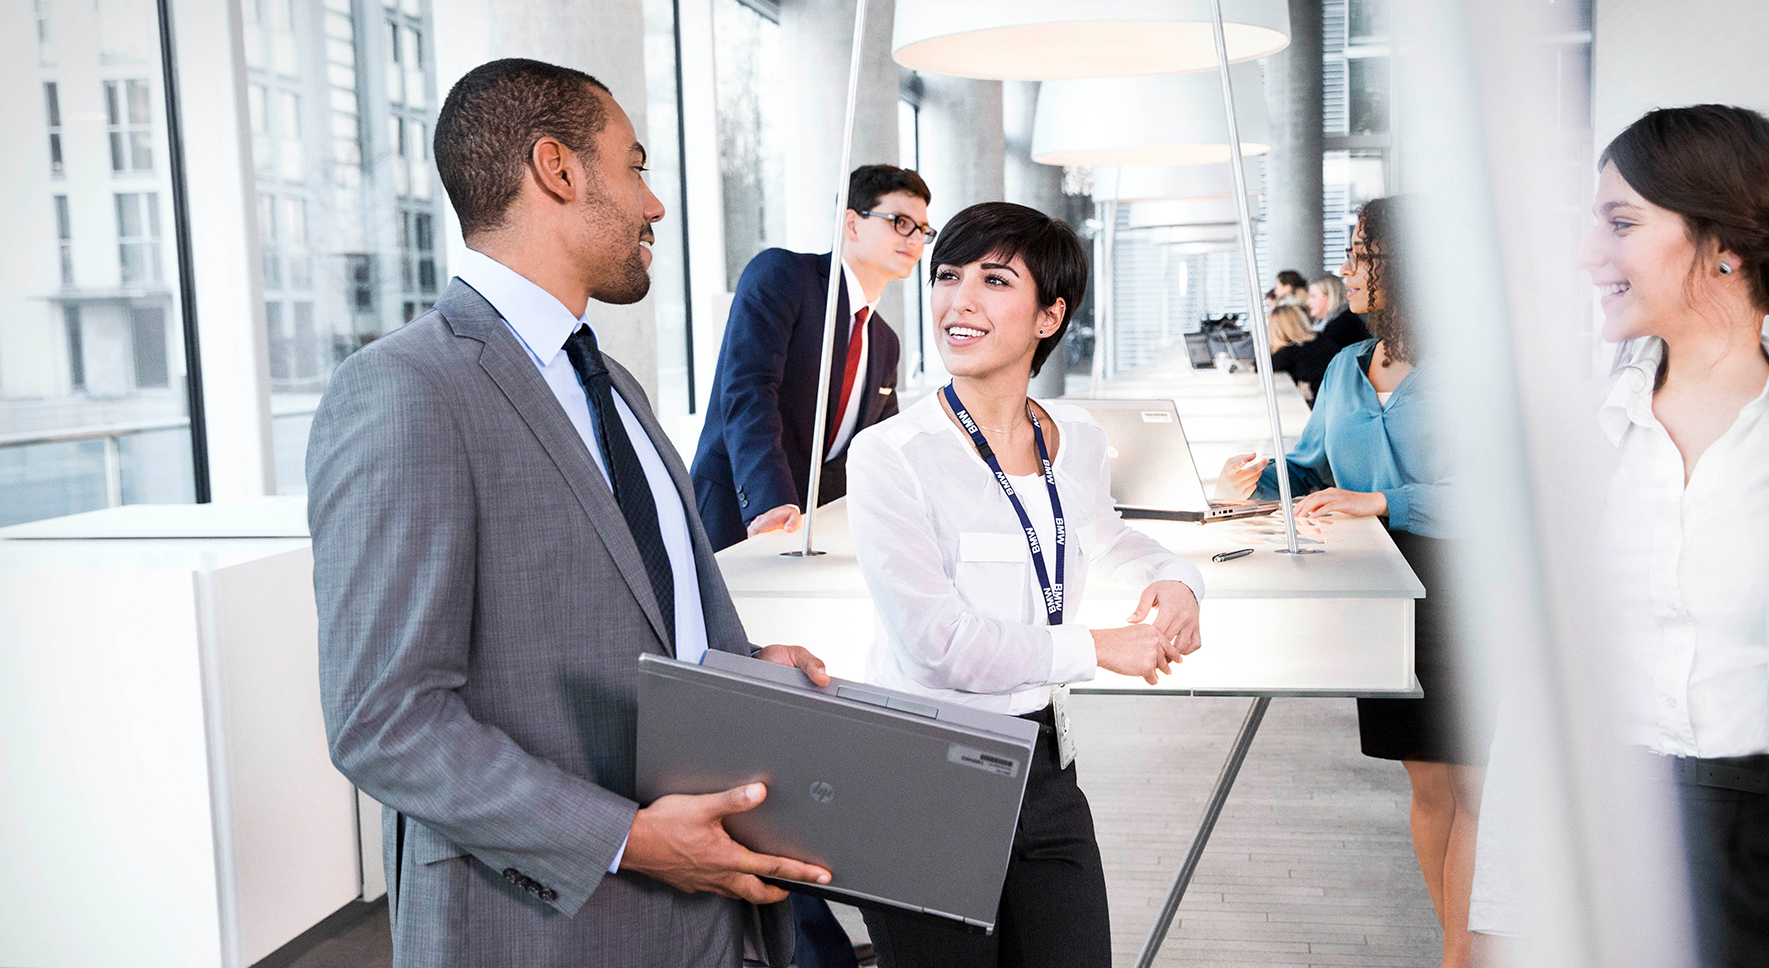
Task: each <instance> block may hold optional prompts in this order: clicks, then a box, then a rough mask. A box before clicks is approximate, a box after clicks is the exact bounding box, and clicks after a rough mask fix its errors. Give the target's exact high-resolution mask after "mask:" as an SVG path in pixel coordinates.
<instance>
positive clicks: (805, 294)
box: [692, 165, 936, 549]
mask: <svg viewBox="0 0 1769 968" xmlns="http://www.w3.org/2000/svg"><path fill="white" fill-rule="evenodd" d="M931 198H932V195H931V194H930V193H929V191H928V187H927V183H926V182H924V181H922V179H921V176H920V175H918V174H916V173H915V172H913V171H910V170H908V169H904V168H897V167H894V166H891V165H864V166H862V167H860V168H856V169H854V172H853V174H852V175H850V176H849V178H848V212H847V226H846V231H845V233H844V235H843V240H844V241H843V244H842V270H843V271H842V282H841V285H840V286H839V287H838V292H837V296H836V299H837V302H836V326H835V351H834V354H833V356H832V358H831V361H830V376H829V403H828V411H827V420H826V423H825V427H826V429H825V432H824V444H825V447H824V451H823V467H822V469H821V474H822V483H821V484H820V485H819V490H818V496H819V503H825V504H826V503H828V502H830V501H833V500H835V499H836V498H838V497H841V496H842V495H844V494H846V493H847V443H848V441H849V440H851V439H852V438H853V436H854V435H855V434H857V433H859V432H860V431H861V430H864V429H865V428H867V427H870V426H872V425H873V424H875V423H878V422H879V421H881V420H884V419H885V418H887V417H890V416H892V415H894V414H896V412H897V396H896V389H897V356H898V346H897V336H896V334H895V333H893V332H892V331H891V328H890V327H889V326H888V325H886V324H885V321H884V320H883V319H880V318H879V317H878V314H877V312H876V309H877V306H878V300H879V297H880V296H882V295H883V294H884V288H885V284H886V283H888V282H890V281H891V280H892V279H903V278H907V277H908V276H909V274H910V273H912V272H913V271H914V270H915V264H916V262H918V261H919V260H920V259H921V253H922V250H923V248H924V247H926V246H928V245H930V244H932V243H933V240H934V235H935V234H936V233H935V231H934V229H933V228H932V227H931V226H929V225H928V221H927V206H928V201H929V200H930V199H931ZM828 292H829V253H827V252H825V253H823V254H822V255H813V254H809V253H801V252H788V251H787V250H785V249H768V250H765V251H763V252H762V253H761V254H760V255H757V256H756V257H755V258H754V259H752V260H750V263H749V265H748V266H746V267H745V268H744V270H743V276H742V278H741V279H740V280H739V281H738V283H737V294H736V299H735V301H734V302H733V303H732V305H731V317H730V320H729V321H728V322H727V323H726V325H725V342H724V345H723V346H721V347H720V348H719V365H718V370H717V372H716V373H715V374H714V376H713V388H712V394H711V396H710V397H709V398H708V400H707V406H706V424H705V427H704V428H703V429H702V430H701V433H700V445H699V447H698V448H697V449H696V452H695V455H694V466H693V471H692V473H693V476H694V494H695V498H696V500H697V501H698V503H699V505H700V518H701V520H702V521H703V522H705V524H706V533H707V537H708V538H709V539H711V541H712V545H713V548H715V549H720V548H726V547H729V546H731V545H734V544H736V543H737V542H739V541H742V540H743V539H744V538H746V537H752V536H754V535H758V534H761V533H763V532H766V531H777V530H782V529H784V530H786V531H796V530H798V528H799V524H800V515H801V513H802V512H803V510H804V501H805V495H806V494H807V493H808V492H809V482H810V464H811V450H812V435H813V434H814V433H815V426H816V422H817V420H816V418H817V413H816V410H817V368H818V366H819V365H820V364H821V363H822V357H823V315H824V308H825V306H826V305H827V300H828Z"/></svg>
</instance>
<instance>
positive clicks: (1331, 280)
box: [1308, 249, 1370, 349]
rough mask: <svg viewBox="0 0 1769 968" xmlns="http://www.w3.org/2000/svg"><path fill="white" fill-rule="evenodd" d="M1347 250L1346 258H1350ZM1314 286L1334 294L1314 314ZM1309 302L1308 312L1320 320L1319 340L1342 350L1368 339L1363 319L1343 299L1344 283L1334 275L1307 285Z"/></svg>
mask: <svg viewBox="0 0 1769 968" xmlns="http://www.w3.org/2000/svg"><path fill="white" fill-rule="evenodd" d="M1350 251H1351V250H1349V249H1347V250H1346V257H1347V258H1350ZM1316 286H1319V287H1321V288H1322V289H1324V290H1327V291H1329V292H1331V293H1333V294H1335V298H1330V299H1328V300H1326V302H1327V305H1325V306H1323V307H1322V309H1321V312H1319V313H1315V311H1314V305H1315V304H1314V300H1313V295H1312V294H1313V292H1314V289H1315V287H1316ZM1308 288H1309V292H1310V294H1311V295H1310V300H1309V304H1308V307H1309V308H1308V311H1309V312H1310V313H1313V314H1314V318H1315V319H1317V320H1321V326H1320V334H1321V338H1322V339H1325V340H1326V341H1327V342H1329V343H1331V344H1333V345H1334V346H1337V347H1338V348H1340V349H1344V348H1346V347H1347V346H1350V345H1352V344H1353V343H1362V342H1363V341H1364V340H1367V339H1369V338H1370V330H1369V329H1368V327H1366V326H1365V325H1364V318H1363V317H1362V316H1360V315H1358V314H1357V313H1356V312H1353V311H1352V308H1351V304H1350V303H1349V302H1347V301H1346V299H1345V281H1344V280H1342V279H1340V278H1339V277H1338V276H1335V275H1325V276H1321V277H1320V278H1319V279H1316V280H1315V281H1313V282H1311V283H1309V284H1308Z"/></svg>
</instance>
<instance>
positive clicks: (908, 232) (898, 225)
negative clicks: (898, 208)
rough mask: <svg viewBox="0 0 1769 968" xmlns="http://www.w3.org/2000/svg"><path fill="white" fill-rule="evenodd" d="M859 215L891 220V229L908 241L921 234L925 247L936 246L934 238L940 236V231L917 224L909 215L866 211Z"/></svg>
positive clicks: (929, 226)
mask: <svg viewBox="0 0 1769 968" xmlns="http://www.w3.org/2000/svg"><path fill="white" fill-rule="evenodd" d="M859 214H860V215H861V216H863V217H865V218H886V219H890V220H891V227H892V228H894V229H896V230H897V234H898V235H901V236H902V237H904V238H906V239H909V238H914V237H915V233H917V232H920V233H921V241H922V244H923V245H933V244H934V236H936V235H939V234H940V230H939V229H936V228H934V227H933V226H931V225H926V224H924V223H921V222H917V221H916V220H914V219H912V218H910V217H909V216H907V215H898V214H897V213H895V212H874V211H865V212H861V213H859Z"/></svg>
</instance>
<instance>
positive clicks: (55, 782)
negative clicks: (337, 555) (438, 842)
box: [0, 500, 382, 968]
mask: <svg viewBox="0 0 1769 968" xmlns="http://www.w3.org/2000/svg"><path fill="white" fill-rule="evenodd" d="M304 507H305V505H304V502H301V501H299V500H295V501H276V502H265V503H262V504H252V505H212V504H211V505H183V506H128V507H119V508H112V509H110V510H106V511H95V512H92V513H90V514H81V515H74V516H70V517H66V518H58V519H54V520H50V521H40V522H36V523H33V524H23V525H17V526H14V527H11V528H6V529H0V965H75V964H78V965H95V966H112V965H114V966H123V965H128V966H165V968H207V966H213V968H238V966H243V965H250V964H252V963H254V962H257V961H259V960H260V959H262V958H263V957H264V956H266V955H268V954H270V953H271V952H272V951H274V950H276V949H277V948H278V947H280V946H282V945H283V944H285V943H286V942H288V941H289V940H291V939H292V938H294V937H296V936H297V935H299V934H301V933H302V932H303V931H305V930H307V929H308V928H310V927H312V926H313V925H314V924H316V923H317V922H319V921H321V920H322V919H324V918H326V917H327V916H329V915H331V914H333V913H334V912H336V911H338V910H339V909H340V908H342V907H344V906H346V905H348V904H350V903H351V902H352V901H353V900H355V899H356V898H358V897H359V896H362V895H364V894H365V893H366V894H367V896H368V897H370V898H373V897H375V896H377V895H379V894H380V893H381V891H382V888H381V886H380V880H381V875H380V866H381V865H380V858H379V856H378V853H379V844H378V841H379V822H378V820H379V818H378V816H375V817H374V818H373V821H372V822H371V823H370V824H368V825H366V827H367V828H368V830H369V833H370V834H371V835H372V837H373V838H374V840H375V844H374V845H373V846H372V848H371V849H372V851H373V852H372V853H371V854H370V855H369V856H368V857H364V856H363V855H362V853H361V852H360V851H361V846H360V845H359V829H358V823H357V813H358V799H357V794H356V791H355V790H354V789H353V788H352V787H351V785H350V781H348V780H346V779H345V778H344V777H343V776H342V775H341V774H340V773H338V771H337V770H336V769H334V768H333V767H332V764H331V761H330V759H329V757H328V755H327V751H326V742H325V729H324V724H323V723H322V721H321V717H320V707H319V680H318V668H317V667H318V656H317V653H316V643H317V629H318V615H317V612H316V611H315V608H314V598H313V554H312V551H311V550H310V547H309V545H310V543H309V541H308V539H307V537H306V534H307V526H306V521H305V514H304ZM371 809H372V808H371ZM364 875H367V878H366V879H367V880H368V881H370V882H372V883H370V884H368V885H365V883H364V880H365V878H364Z"/></svg>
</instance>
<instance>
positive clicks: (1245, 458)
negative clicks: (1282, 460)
mask: <svg viewBox="0 0 1769 968" xmlns="http://www.w3.org/2000/svg"><path fill="white" fill-rule="evenodd" d="M1269 463H1271V461H1270V460H1267V459H1264V458H1261V457H1260V456H1259V455H1258V454H1236V455H1235V456H1233V457H1230V458H1229V459H1228V462H1227V463H1225V464H1223V465H1222V474H1221V475H1220V476H1219V477H1217V478H1216V496H1217V498H1218V499H1219V500H1224V501H1245V500H1246V499H1247V497H1248V495H1251V494H1252V493H1253V489H1254V488H1255V487H1257V486H1258V485H1259V472H1260V471H1263V470H1265V465H1267V464H1269Z"/></svg>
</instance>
